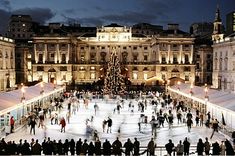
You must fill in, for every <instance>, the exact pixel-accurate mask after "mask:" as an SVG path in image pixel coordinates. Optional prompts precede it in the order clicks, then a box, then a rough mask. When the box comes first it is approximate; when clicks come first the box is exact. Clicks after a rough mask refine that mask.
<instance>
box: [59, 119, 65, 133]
mask: <svg viewBox="0 0 235 156" xmlns="http://www.w3.org/2000/svg"><path fill="white" fill-rule="evenodd" d="M60 124H61V132H62V131H63V130H64V132H65V126H66V122H65V119H64V117H62V118H61V120H60Z"/></svg>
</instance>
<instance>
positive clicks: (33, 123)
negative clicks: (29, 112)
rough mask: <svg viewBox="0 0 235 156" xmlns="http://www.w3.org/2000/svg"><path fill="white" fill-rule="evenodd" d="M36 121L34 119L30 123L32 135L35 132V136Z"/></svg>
mask: <svg viewBox="0 0 235 156" xmlns="http://www.w3.org/2000/svg"><path fill="white" fill-rule="evenodd" d="M36 124H37V123H36V121H35V119H34V118H32V120H31V121H30V134H31V133H32V131H33V134H34V135H35V125H36Z"/></svg>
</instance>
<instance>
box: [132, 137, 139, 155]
mask: <svg viewBox="0 0 235 156" xmlns="http://www.w3.org/2000/svg"><path fill="white" fill-rule="evenodd" d="M134 139H135V141H134V144H133V148H134V155H139V151H140V142H139V141H138V140H137V138H134Z"/></svg>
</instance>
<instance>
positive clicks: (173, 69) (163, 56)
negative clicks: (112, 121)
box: [28, 24, 195, 85]
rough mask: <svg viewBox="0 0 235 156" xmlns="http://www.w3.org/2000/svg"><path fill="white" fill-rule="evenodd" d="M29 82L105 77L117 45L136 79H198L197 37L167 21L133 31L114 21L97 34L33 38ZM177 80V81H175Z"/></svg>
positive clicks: (125, 68) (126, 68)
mask: <svg viewBox="0 0 235 156" xmlns="http://www.w3.org/2000/svg"><path fill="white" fill-rule="evenodd" d="M33 45H34V50H33V56H32V60H33V61H32V76H29V79H28V80H29V81H37V80H43V81H44V82H55V81H56V82H57V83H63V82H68V83H70V82H72V81H74V82H75V83H93V82H96V81H98V80H101V79H103V78H104V77H105V74H106V69H107V62H108V61H109V57H110V54H111V52H112V50H113V49H114V48H115V50H116V52H117V54H118V57H119V60H120V64H121V71H122V74H123V75H124V76H125V77H126V78H127V79H128V80H130V81H131V82H132V84H143V83H144V84H147V85H156V84H158V83H163V82H167V81H166V80H172V83H173V81H174V79H177V78H178V79H179V80H182V81H185V82H186V83H194V79H195V65H194V64H193V54H194V47H193V45H194V38H193V37H191V36H190V35H188V34H187V33H184V32H182V31H180V30H179V29H178V25H177V24H173V25H169V27H168V30H165V31H163V32H162V33H161V34H158V35H154V36H151V37H147V36H145V35H141V34H133V33H132V28H131V27H126V26H119V25H117V24H111V25H108V26H102V27H98V28H97V31H96V34H95V35H93V36H92V35H90V34H89V35H86V34H83V35H80V36H73V35H66V36H60V35H45V36H35V37H33ZM177 81H178V80H177Z"/></svg>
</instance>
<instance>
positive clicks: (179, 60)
mask: <svg viewBox="0 0 235 156" xmlns="http://www.w3.org/2000/svg"><path fill="white" fill-rule="evenodd" d="M182 53H183V45H182V44H181V45H180V55H179V59H178V62H179V64H181V63H183V62H185V61H183V59H182Z"/></svg>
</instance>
